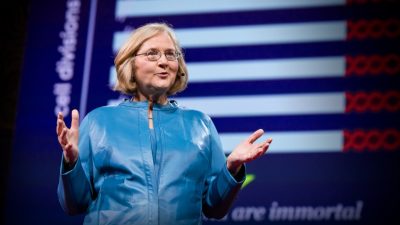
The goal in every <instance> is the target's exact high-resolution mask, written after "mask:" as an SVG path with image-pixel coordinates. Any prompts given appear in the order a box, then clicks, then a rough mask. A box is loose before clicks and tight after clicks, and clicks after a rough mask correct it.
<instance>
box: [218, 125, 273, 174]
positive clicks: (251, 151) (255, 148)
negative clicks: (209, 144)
mask: <svg viewBox="0 0 400 225" xmlns="http://www.w3.org/2000/svg"><path fill="white" fill-rule="evenodd" d="M263 134H264V130H263V129H258V130H257V131H255V132H254V133H253V134H252V135H250V137H249V138H247V140H244V141H243V142H241V143H240V144H239V145H238V146H236V148H235V149H234V150H233V151H232V153H231V154H230V155H229V156H228V158H227V160H226V164H227V167H228V170H229V172H230V173H231V174H232V175H236V174H237V172H239V170H240V168H241V167H242V165H243V163H247V162H250V161H253V160H254V159H257V158H258V157H260V156H262V155H264V153H265V152H266V151H267V150H268V147H269V145H270V144H271V142H272V138H268V139H267V140H265V141H263V142H262V143H254V142H255V141H256V140H257V139H258V138H260V137H261V136H262V135H263Z"/></svg>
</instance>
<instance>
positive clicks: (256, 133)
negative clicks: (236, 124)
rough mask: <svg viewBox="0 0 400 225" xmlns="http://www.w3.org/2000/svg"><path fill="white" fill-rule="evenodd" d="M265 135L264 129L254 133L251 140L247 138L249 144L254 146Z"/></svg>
mask: <svg viewBox="0 0 400 225" xmlns="http://www.w3.org/2000/svg"><path fill="white" fill-rule="evenodd" d="M263 134H264V130H263V129H258V130H256V131H255V132H254V133H252V134H251V135H250V137H249V138H247V142H249V143H250V144H253V143H254V142H255V141H256V140H257V139H258V138H260V137H261V136H262V135H263Z"/></svg>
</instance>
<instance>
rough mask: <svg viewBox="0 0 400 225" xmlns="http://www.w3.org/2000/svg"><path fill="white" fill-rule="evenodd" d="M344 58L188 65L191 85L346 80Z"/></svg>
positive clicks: (111, 80)
mask: <svg viewBox="0 0 400 225" xmlns="http://www.w3.org/2000/svg"><path fill="white" fill-rule="evenodd" d="M345 65H346V60H345V58H344V57H341V56H340V57H316V58H294V59H273V60H240V61H239V60H238V61H225V62H206V63H188V64H187V66H188V70H189V84H190V83H195V82H212V81H237V80H272V79H289V78H316V77H342V76H344V73H345ZM116 79H117V77H116V71H115V67H114V66H112V67H111V68H110V73H109V83H110V85H111V86H114V84H115V82H116Z"/></svg>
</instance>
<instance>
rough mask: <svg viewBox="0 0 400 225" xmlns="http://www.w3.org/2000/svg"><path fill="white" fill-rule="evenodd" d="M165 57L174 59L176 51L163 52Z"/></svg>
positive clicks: (170, 59)
mask: <svg viewBox="0 0 400 225" xmlns="http://www.w3.org/2000/svg"><path fill="white" fill-rule="evenodd" d="M165 57H166V58H167V60H169V61H175V60H176V59H177V54H176V52H171V51H169V52H165Z"/></svg>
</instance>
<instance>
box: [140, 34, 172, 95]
mask: <svg viewBox="0 0 400 225" xmlns="http://www.w3.org/2000/svg"><path fill="white" fill-rule="evenodd" d="M149 50H158V51H160V52H161V57H160V58H159V59H158V60H156V61H150V60H149V59H148V58H147V56H146V55H139V56H136V57H135V61H134V63H135V69H136V72H135V78H136V83H137V85H138V91H139V95H145V96H147V97H149V96H165V95H166V93H167V91H168V90H169V89H170V88H171V86H172V85H173V84H174V82H175V79H176V74H177V72H178V61H177V60H175V61H168V60H167V58H166V57H165V55H164V52H166V51H169V52H171V51H173V52H174V51H175V45H174V42H173V41H172V39H171V38H170V37H169V36H168V34H167V33H165V32H162V33H160V34H157V35H156V36H154V37H152V38H150V39H148V40H147V41H146V42H144V43H143V44H142V46H141V48H140V49H139V51H138V52H137V54H142V53H146V52H148V51H149Z"/></svg>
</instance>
